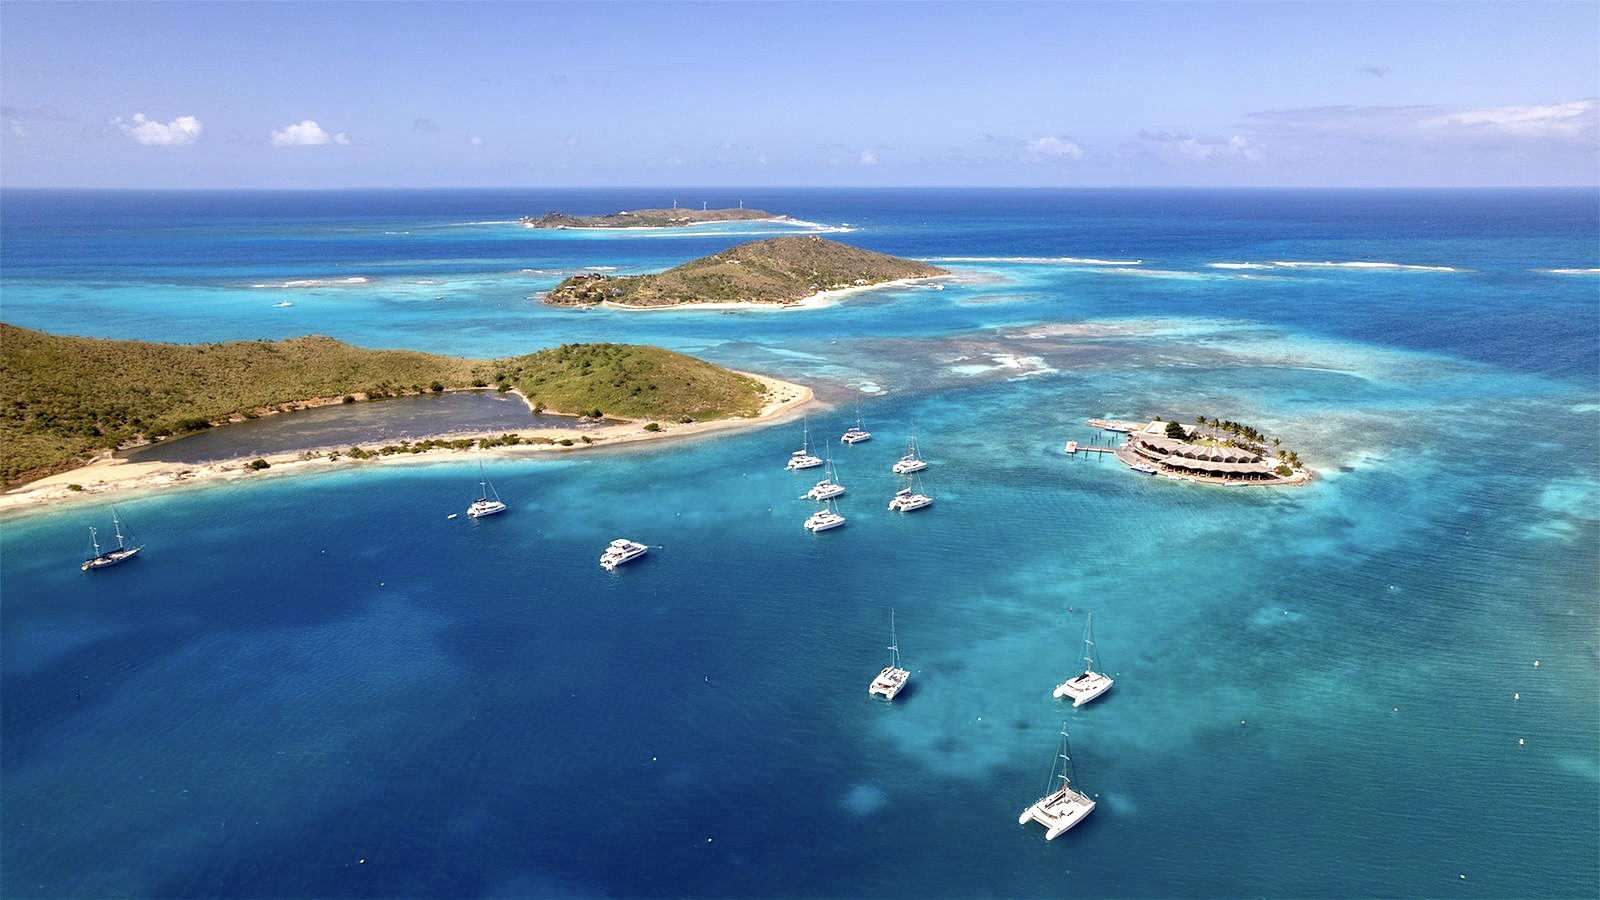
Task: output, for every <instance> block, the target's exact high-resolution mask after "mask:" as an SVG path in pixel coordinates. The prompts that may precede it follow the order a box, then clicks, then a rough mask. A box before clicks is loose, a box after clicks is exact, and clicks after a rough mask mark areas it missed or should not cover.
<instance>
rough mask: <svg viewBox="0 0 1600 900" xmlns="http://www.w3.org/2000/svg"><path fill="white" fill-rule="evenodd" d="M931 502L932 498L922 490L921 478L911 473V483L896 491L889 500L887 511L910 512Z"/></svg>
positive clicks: (929, 504)
mask: <svg viewBox="0 0 1600 900" xmlns="http://www.w3.org/2000/svg"><path fill="white" fill-rule="evenodd" d="M932 504H933V498H932V497H929V496H928V495H927V494H924V493H923V492H922V480H921V479H919V478H918V477H917V476H915V475H913V476H911V484H909V485H907V486H906V487H903V488H901V489H900V490H898V491H896V492H895V495H894V497H893V498H891V499H890V500H889V511H890V512H911V511H912V510H914V509H922V508H923V507H924V506H931V505H932Z"/></svg>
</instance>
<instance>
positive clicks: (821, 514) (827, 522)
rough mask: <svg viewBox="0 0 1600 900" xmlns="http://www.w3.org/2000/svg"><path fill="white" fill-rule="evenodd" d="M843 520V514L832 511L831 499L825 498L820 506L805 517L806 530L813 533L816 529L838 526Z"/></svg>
mask: <svg viewBox="0 0 1600 900" xmlns="http://www.w3.org/2000/svg"><path fill="white" fill-rule="evenodd" d="M844 521H845V519H844V516H841V515H839V514H838V513H836V512H834V511H833V501H832V500H825V501H823V504H822V508H821V509H819V510H817V511H816V512H814V513H812V514H811V517H810V518H808V519H806V530H808V531H810V532H812V533H813V534H815V533H816V532H818V531H827V530H828V529H829V528H838V527H839V526H840V525H843V524H844Z"/></svg>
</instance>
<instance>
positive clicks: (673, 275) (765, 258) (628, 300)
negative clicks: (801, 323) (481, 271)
mask: <svg viewBox="0 0 1600 900" xmlns="http://www.w3.org/2000/svg"><path fill="white" fill-rule="evenodd" d="M948 274H950V273H949V272H948V271H947V270H945V269H941V268H939V267H938V266H930V265H928V264H927V263H923V262H918V261H916V260H913V259H901V258H900V257H897V256H888V255H885V254H882V253H874V252H872V251H870V250H862V249H860V248H858V247H851V246H848V245H846V244H841V243H839V242H838V241H830V240H826V239H824V238H820V237H816V236H788V237H775V238H767V239H765V240H759V241H750V242H748V243H744V244H740V245H738V246H736V247H732V248H730V249H728V250H724V251H722V252H721V253H717V254H713V255H711V256H706V257H702V258H700V259H697V260H693V261H691V262H687V263H684V264H683V265H681V266H677V267H674V268H671V269H668V270H666V271H665V272H660V273H658V274H655V275H598V274H594V275H575V276H573V277H571V278H568V279H566V280H565V281H563V282H561V283H560V284H558V285H556V286H555V288H554V289H552V290H551V291H550V292H549V293H548V294H546V295H545V297H544V302H545V303H548V304H551V305H555V306H593V305H595V304H598V303H607V304H611V305H616V306H627V307H640V308H649V307H668V306H682V305H684V304H691V303H694V304H705V303H718V304H727V303H743V304H762V305H776V306H793V305H796V304H800V303H801V302H802V301H804V300H806V299H807V298H809V297H813V296H815V295H817V294H819V293H822V292H824V291H834V290H842V289H847V288H858V287H870V286H872V285H877V284H883V283H885V282H891V281H900V280H902V279H909V278H932V277H934V276H938V275H948Z"/></svg>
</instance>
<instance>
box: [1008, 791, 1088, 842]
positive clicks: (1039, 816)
mask: <svg viewBox="0 0 1600 900" xmlns="http://www.w3.org/2000/svg"><path fill="white" fill-rule="evenodd" d="M1091 812H1094V801H1093V800H1090V799H1089V798H1088V797H1086V796H1084V795H1083V794H1080V793H1078V792H1077V791H1075V790H1073V789H1071V788H1068V787H1063V788H1062V789H1061V790H1059V791H1056V792H1055V793H1054V794H1051V795H1050V796H1048V797H1041V798H1039V800H1038V802H1036V803H1034V804H1033V805H1032V806H1030V807H1028V808H1027V809H1025V810H1023V811H1022V815H1021V816H1019V817H1018V818H1017V824H1018V825H1026V824H1028V823H1029V822H1030V821H1031V822H1038V823H1039V824H1040V825H1043V826H1044V827H1045V833H1044V838H1045V840H1047V841H1053V840H1055V839H1056V838H1057V837H1060V836H1061V835H1062V834H1063V833H1064V832H1066V831H1067V829H1069V828H1071V827H1072V826H1074V825H1076V824H1078V823H1079V822H1082V821H1083V820H1084V819H1085V818H1086V817H1088V815H1089V813H1091Z"/></svg>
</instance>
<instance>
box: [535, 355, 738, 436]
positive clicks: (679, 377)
mask: <svg viewBox="0 0 1600 900" xmlns="http://www.w3.org/2000/svg"><path fill="white" fill-rule="evenodd" d="M503 362H504V363H505V364H506V366H507V373H508V375H509V377H510V380H511V383H512V384H514V385H516V387H517V389H518V390H520V391H521V392H522V393H523V394H524V395H525V396H526V397H527V398H528V399H529V401H530V402H532V403H535V404H538V405H540V406H544V407H547V408H549V409H555V410H560V411H562V412H570V413H591V414H592V413H593V412H594V411H595V410H596V409H598V410H600V411H601V412H603V413H605V414H606V415H616V416H624V417H626V418H639V419H643V418H651V419H660V420H663V421H667V422H678V421H684V420H687V419H693V420H696V421H706V420H709V419H726V418H730V417H733V416H753V415H756V414H757V413H759V412H760V411H761V406H762V404H763V403H764V402H765V400H766V397H765V390H766V389H765V387H763V386H762V384H761V382H759V381H756V380H755V379H753V378H750V377H747V376H744V375H740V374H738V373H736V372H730V371H728V370H727V369H722V368H718V367H717V366H713V365H711V364H710V363H707V362H704V361H702V360H698V359H695V358H694V357H692V356H684V355H683V354H682V353H674V352H672V351H671V350H663V349H661V348H660V347H638V346H632V345H629V344H564V345H562V346H560V347H552V348H551V349H549V350H541V351H539V352H538V353H534V354H532V355H529V356H522V357H518V358H516V359H514V360H505V361H503Z"/></svg>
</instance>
